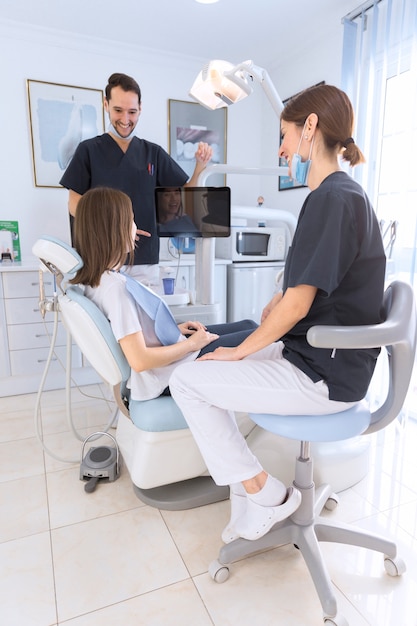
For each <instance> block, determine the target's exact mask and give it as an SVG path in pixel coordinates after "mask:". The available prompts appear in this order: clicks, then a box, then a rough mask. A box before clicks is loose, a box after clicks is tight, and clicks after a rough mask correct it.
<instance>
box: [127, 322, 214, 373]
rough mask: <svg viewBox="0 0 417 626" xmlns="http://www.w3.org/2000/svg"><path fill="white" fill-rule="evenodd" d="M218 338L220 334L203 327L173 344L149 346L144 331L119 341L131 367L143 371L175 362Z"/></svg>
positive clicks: (136, 370)
mask: <svg viewBox="0 0 417 626" xmlns="http://www.w3.org/2000/svg"><path fill="white" fill-rule="evenodd" d="M217 338H218V335H216V334H214V333H209V332H208V331H207V330H205V328H204V327H203V328H199V329H198V330H196V331H195V332H193V334H191V335H190V337H188V339H186V340H184V341H179V342H178V343H174V344H173V345H171V346H155V347H148V346H147V345H146V343H145V339H144V336H143V332H142V331H139V332H137V333H133V334H131V335H127V336H126V337H123V338H122V339H120V341H119V343H120V347H121V348H122V350H123V353H124V355H125V357H126V359H127V361H128V363H129V365H130V367H131V368H132V369H133V370H134V371H135V372H143V371H145V370H149V369H153V368H155V367H163V366H164V365H169V364H170V363H175V361H178V360H180V359H182V358H183V357H184V356H186V355H187V354H189V353H190V352H198V351H199V350H201V348H204V347H205V346H207V345H208V344H209V343H211V342H212V341H214V340H215V339H217Z"/></svg>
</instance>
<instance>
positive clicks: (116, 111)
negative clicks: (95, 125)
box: [104, 87, 141, 138]
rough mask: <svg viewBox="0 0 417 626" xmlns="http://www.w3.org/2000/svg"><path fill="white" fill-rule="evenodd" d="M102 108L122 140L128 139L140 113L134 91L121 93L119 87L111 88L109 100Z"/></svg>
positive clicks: (139, 106)
mask: <svg viewBox="0 0 417 626" xmlns="http://www.w3.org/2000/svg"><path fill="white" fill-rule="evenodd" d="M104 108H105V110H106V111H107V113H108V115H109V120H110V123H111V124H112V125H113V126H114V128H115V129H116V130H117V132H118V133H119V135H120V136H121V137H122V138H123V137H125V138H128V137H129V135H130V133H131V132H132V131H133V130H134V128H135V127H136V124H137V123H138V120H139V115H140V112H141V104H140V102H139V98H138V95H137V94H136V93H135V92H134V91H123V89H122V88H121V87H113V88H112V90H111V94H110V100H107V99H105V100H104Z"/></svg>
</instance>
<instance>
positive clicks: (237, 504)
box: [222, 491, 248, 543]
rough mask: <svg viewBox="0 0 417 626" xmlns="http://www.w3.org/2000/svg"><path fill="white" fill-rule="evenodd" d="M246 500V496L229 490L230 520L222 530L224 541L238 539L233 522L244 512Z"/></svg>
mask: <svg viewBox="0 0 417 626" xmlns="http://www.w3.org/2000/svg"><path fill="white" fill-rule="evenodd" d="M247 501H248V499H247V497H246V496H242V495H240V494H238V493H233V492H232V491H231V492H230V520H229V523H228V524H227V526H226V528H224V530H223V532H222V540H223V542H224V543H230V542H232V541H234V540H235V539H239V535H238V534H237V532H236V530H235V522H236V521H237V520H238V519H239V518H240V517H242V515H244V514H245V513H246V506H247Z"/></svg>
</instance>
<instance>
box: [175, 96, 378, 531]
mask: <svg viewBox="0 0 417 626" xmlns="http://www.w3.org/2000/svg"><path fill="white" fill-rule="evenodd" d="M353 128H354V120H353V110H352V105H351V103H350V101H349V99H348V97H347V96H346V94H345V93H343V92H342V91H340V89H338V88H336V87H333V86H331V85H320V86H316V87H313V88H311V89H307V90H306V91H304V92H302V93H301V94H300V95H298V96H295V97H294V98H293V99H292V100H290V101H289V102H288V104H287V105H286V107H285V108H284V110H283V112H282V114H281V132H282V135H283V139H282V143H281V146H280V149H279V156H280V157H285V158H286V159H287V161H288V163H289V165H290V175H291V178H293V179H294V180H296V181H298V182H299V183H300V184H301V185H308V187H309V188H310V193H309V195H308V196H307V198H306V199H305V201H304V204H303V206H302V208H301V212H300V215H299V218H298V224H297V228H296V231H295V234H294V238H293V241H292V244H291V248H290V251H289V253H288V257H287V260H286V264H285V271H284V283H283V291H282V293H281V294H277V295H276V296H274V298H273V299H272V300H271V302H270V303H269V305H267V307H266V308H265V309H264V313H263V319H262V323H261V325H260V326H259V328H257V329H256V330H255V331H254V332H253V333H252V334H251V335H250V336H249V337H248V338H247V339H245V341H243V342H242V343H241V344H240V345H239V346H236V347H234V348H233V347H232V348H222V347H221V348H218V349H216V350H215V351H213V352H211V353H209V354H206V355H205V356H203V357H202V358H201V359H199V360H198V361H197V362H196V363H194V364H193V365H191V366H190V365H188V364H184V365H180V366H179V367H178V368H176V370H175V372H174V373H173V374H172V376H171V380H170V389H171V393H172V396H173V398H174V399H175V401H176V403H177V404H178V406H179V407H180V409H181V411H182V413H183V415H184V417H185V419H186V421H187V423H188V425H189V426H190V429H191V432H192V433H193V436H194V438H195V440H196V442H197V444H198V446H199V448H200V451H201V453H202V456H203V458H204V460H205V462H206V466H207V468H208V470H209V472H210V474H211V476H212V477H213V479H214V480H215V481H216V483H217V484H219V485H230V486H231V509H232V515H231V519H230V522H229V524H228V525H227V527H226V528H225V530H224V531H223V534H222V537H223V540H224V541H225V542H228V541H231V540H232V539H235V538H237V537H243V538H245V539H257V538H259V537H261V536H262V535H264V534H265V533H266V532H268V530H269V529H270V528H272V526H273V525H274V524H275V523H276V522H279V521H281V520H282V519H283V518H285V517H286V516H289V515H291V514H292V513H293V512H294V510H295V509H296V508H297V507H298V506H299V500H300V494H299V493H298V492H297V490H296V489H295V488H293V489H292V491H290V492H288V491H286V489H285V487H284V485H283V484H282V483H281V482H280V481H279V480H277V479H276V478H274V477H272V476H270V475H268V474H267V473H266V472H265V471H264V470H263V468H262V466H261V465H260V463H259V461H258V459H257V458H256V457H254V455H253V454H252V453H251V451H250V450H249V449H248V446H247V445H246V441H245V440H244V438H243V437H242V436H241V434H240V432H239V430H238V428H237V425H236V420H235V417H234V411H239V412H240V411H242V412H248V413H269V414H282V415H297V414H299V415H311V414H332V413H333V414H334V413H337V412H339V411H343V410H344V409H347V408H349V407H350V406H351V405H352V404H354V403H355V402H358V401H359V400H361V399H362V398H363V397H364V396H365V394H366V392H367V388H368V385H369V382H370V380H371V377H372V373H373V370H374V367H375V362H376V358H377V355H378V353H379V349H367V350H365V349H364V350H337V351H336V350H327V349H318V348H313V347H312V346H310V345H309V343H308V342H307V339H306V335H307V331H308V329H309V328H310V327H311V326H314V325H315V324H324V325H341V326H349V325H361V324H376V323H379V322H381V321H382V300H383V291H384V278H385V254H384V248H383V245H382V238H381V233H380V229H379V224H378V220H377V218H376V215H375V213H374V211H373V209H372V207H371V205H370V202H369V200H368V198H367V196H366V194H365V193H364V191H363V189H362V188H361V187H360V186H359V185H358V184H357V183H356V182H355V181H354V180H353V179H352V178H351V177H350V176H349V174H347V173H346V172H344V171H343V170H342V169H341V167H340V165H339V158H340V157H341V158H343V159H344V160H345V161H347V162H348V163H349V164H350V165H351V166H354V165H356V164H357V163H361V162H362V161H363V160H364V159H363V155H362V152H361V151H360V149H359V148H358V147H357V146H356V144H355V142H354V140H353V138H352V133H353Z"/></svg>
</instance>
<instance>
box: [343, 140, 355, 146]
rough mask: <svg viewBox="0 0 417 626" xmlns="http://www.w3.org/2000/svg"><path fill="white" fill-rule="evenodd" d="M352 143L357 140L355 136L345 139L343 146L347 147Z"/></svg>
mask: <svg viewBox="0 0 417 626" xmlns="http://www.w3.org/2000/svg"><path fill="white" fill-rule="evenodd" d="M350 143H355V140H354V139H353V137H349V138H348V139H345V141H344V142H343V143H342V146H343V147H344V148H347V147H348V145H349V144H350Z"/></svg>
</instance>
